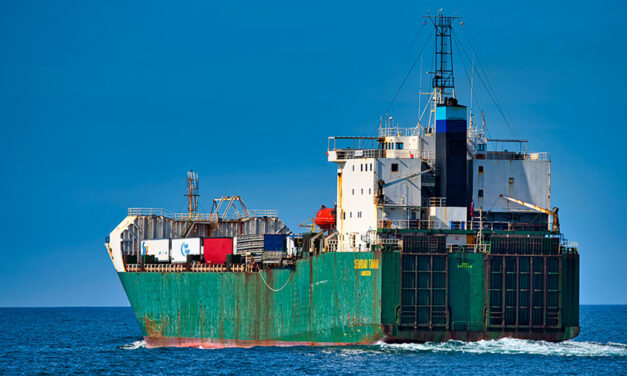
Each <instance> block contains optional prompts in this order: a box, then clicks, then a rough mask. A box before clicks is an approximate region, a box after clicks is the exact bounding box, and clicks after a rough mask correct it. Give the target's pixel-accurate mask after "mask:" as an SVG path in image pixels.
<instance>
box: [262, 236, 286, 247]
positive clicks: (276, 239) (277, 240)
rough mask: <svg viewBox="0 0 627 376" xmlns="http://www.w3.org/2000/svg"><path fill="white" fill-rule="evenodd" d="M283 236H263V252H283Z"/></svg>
mask: <svg viewBox="0 0 627 376" xmlns="http://www.w3.org/2000/svg"><path fill="white" fill-rule="evenodd" d="M286 237H287V235H285V234H264V235H263V249H264V250H265V251H285V238H286Z"/></svg>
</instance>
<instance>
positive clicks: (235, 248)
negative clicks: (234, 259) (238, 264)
mask: <svg viewBox="0 0 627 376" xmlns="http://www.w3.org/2000/svg"><path fill="white" fill-rule="evenodd" d="M233 254H234V255H237V236H236V237H234V238H233Z"/></svg>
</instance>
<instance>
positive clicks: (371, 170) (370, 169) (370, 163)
mask: <svg viewBox="0 0 627 376" xmlns="http://www.w3.org/2000/svg"><path fill="white" fill-rule="evenodd" d="M370 171H372V163H370Z"/></svg>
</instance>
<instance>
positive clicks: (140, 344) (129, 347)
mask: <svg viewBox="0 0 627 376" xmlns="http://www.w3.org/2000/svg"><path fill="white" fill-rule="evenodd" d="M118 348H119V349H122V350H137V349H143V348H146V342H144V341H143V340H141V341H135V342H133V343H127V344H126V345H122V346H119V347H118Z"/></svg>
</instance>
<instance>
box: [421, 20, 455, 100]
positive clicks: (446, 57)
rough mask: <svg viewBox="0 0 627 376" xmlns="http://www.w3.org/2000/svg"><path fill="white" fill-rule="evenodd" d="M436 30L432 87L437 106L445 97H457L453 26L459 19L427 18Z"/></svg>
mask: <svg viewBox="0 0 627 376" xmlns="http://www.w3.org/2000/svg"><path fill="white" fill-rule="evenodd" d="M426 18H428V19H429V20H430V21H431V22H432V23H433V27H434V29H435V59H434V62H435V67H434V71H433V72H431V73H433V81H432V86H433V88H434V89H435V92H436V104H441V103H443V102H444V97H445V96H447V95H450V96H452V97H455V78H454V77H453V40H452V38H451V34H452V30H453V29H452V24H453V21H454V20H455V19H457V18H459V17H456V16H453V17H451V16H443V15H442V13H439V14H438V15H437V16H429V15H428V16H426Z"/></svg>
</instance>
